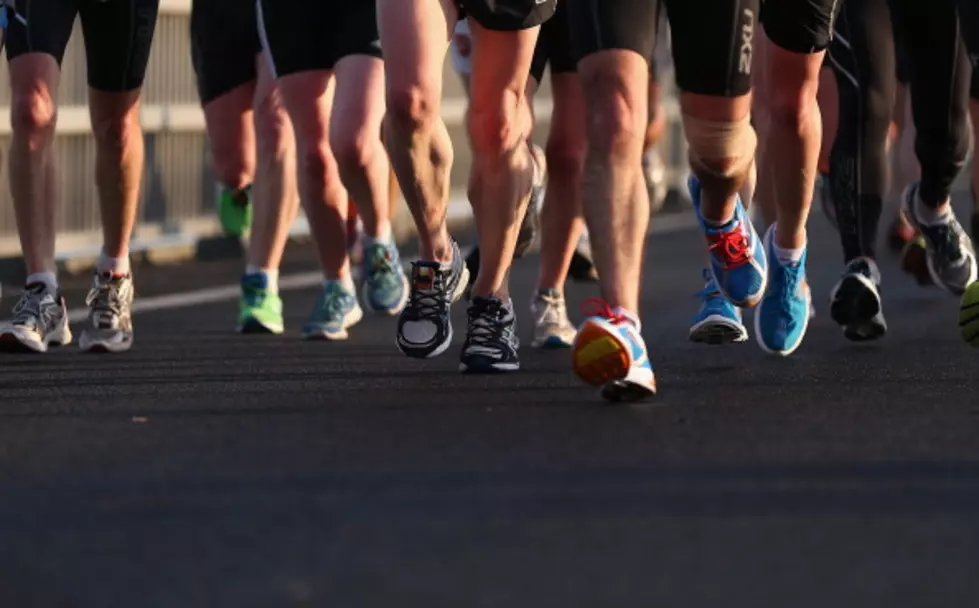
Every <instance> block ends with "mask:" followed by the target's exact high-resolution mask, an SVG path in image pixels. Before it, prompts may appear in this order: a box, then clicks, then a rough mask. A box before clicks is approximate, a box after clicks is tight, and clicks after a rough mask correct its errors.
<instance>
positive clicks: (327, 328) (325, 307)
mask: <svg viewBox="0 0 979 608" xmlns="http://www.w3.org/2000/svg"><path fill="white" fill-rule="evenodd" d="M362 318H364V311H363V310H361V308H360V304H358V303H357V297H356V296H355V295H354V292H353V290H350V289H348V288H347V287H344V285H343V283H342V282H340V281H326V282H324V283H323V289H322V290H321V291H320V296H319V298H317V300H316V306H315V307H314V308H313V312H312V313H311V314H310V315H309V319H308V320H307V321H306V323H305V324H304V325H303V331H302V337H303V340H330V341H335V340H346V339H347V338H349V337H350V334H349V333H348V332H347V330H348V329H349V328H351V327H353V326H354V325H356V324H357V323H359V322H360V320H361V319H362Z"/></svg>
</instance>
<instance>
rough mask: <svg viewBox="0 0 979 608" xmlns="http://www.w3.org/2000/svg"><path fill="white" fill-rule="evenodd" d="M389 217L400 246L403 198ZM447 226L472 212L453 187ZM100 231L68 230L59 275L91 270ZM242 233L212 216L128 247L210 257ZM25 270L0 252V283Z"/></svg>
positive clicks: (185, 257) (18, 280)
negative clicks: (228, 230) (226, 229)
mask: <svg viewBox="0 0 979 608" xmlns="http://www.w3.org/2000/svg"><path fill="white" fill-rule="evenodd" d="M397 209H398V211H397V212H396V214H395V217H394V221H393V224H394V235H395V240H396V241H397V243H398V245H399V246H402V247H403V246H405V245H407V244H409V243H412V241H413V240H414V238H415V234H416V230H415V225H414V222H413V221H412V219H411V214H410V213H409V212H408V210H407V208H406V207H405V205H403V204H399V205H397ZM447 219H448V222H449V229H450V230H451V231H452V233H453V234H465V233H466V232H467V231H469V230H471V227H472V212H471V209H470V207H469V201H468V200H467V199H466V198H465V195H464V194H463V193H456V194H455V195H454V196H453V197H452V200H451V201H450V203H449V213H448V218H447ZM309 238H310V231H309V224H308V223H307V222H306V219H305V218H302V217H300V218H298V219H297V220H296V222H295V223H294V224H293V226H292V229H291V230H290V235H289V245H290V246H292V245H294V244H298V243H303V242H308V241H309ZM101 240H102V235H101V233H97V232H93V233H90V234H79V235H72V237H71V238H70V241H71V244H70V245H69V246H68V247H67V248H65V249H63V250H60V251H59V252H58V254H57V255H56V258H55V259H56V262H57V266H58V274H59V275H60V276H71V275H78V274H84V273H89V272H92V270H93V269H94V268H95V263H96V261H97V260H98V256H99V252H100V251H101V245H100V244H99V243H101ZM246 247H247V239H245V238H235V237H227V236H224V235H222V234H221V231H220V228H219V225H218V222H217V219H216V218H211V219H208V220H205V221H195V222H193V223H190V222H188V223H187V224H186V225H184V226H181V227H180V229H179V230H177V231H170V232H166V233H157V234H148V235H146V236H137V237H136V238H134V239H133V242H132V245H131V248H130V257H131V259H132V262H133V264H134V265H139V266H164V265H171V264H181V263H186V262H192V261H215V260H224V259H232V258H241V259H244V255H245V249H246ZM26 276H27V273H26V270H25V267H24V260H23V258H22V257H21V256H19V255H18V256H6V257H2V258H0V283H3V284H8V285H23V283H24V280H25V279H26Z"/></svg>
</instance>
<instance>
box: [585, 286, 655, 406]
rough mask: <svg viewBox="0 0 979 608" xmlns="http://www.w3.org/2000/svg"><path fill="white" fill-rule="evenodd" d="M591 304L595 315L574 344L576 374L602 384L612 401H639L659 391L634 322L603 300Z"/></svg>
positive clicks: (607, 397)
mask: <svg viewBox="0 0 979 608" xmlns="http://www.w3.org/2000/svg"><path fill="white" fill-rule="evenodd" d="M587 304H591V305H592V306H591V308H585V310H586V313H590V314H591V315H592V316H590V317H589V318H587V319H586V320H585V322H584V323H582V325H581V327H580V328H579V329H578V335H577V336H575V340H574V344H573V346H572V362H573V365H574V372H575V374H576V375H577V376H578V377H579V378H581V379H582V380H583V381H584V382H585V383H587V384H590V385H592V386H598V387H601V392H602V396H603V397H604V398H605V399H606V400H607V401H610V402H620V401H639V400H641V399H645V398H647V397H649V396H651V395H654V394H656V377H655V375H654V374H653V366H652V365H651V364H650V362H649V357H648V355H647V352H646V343H645V342H644V341H643V339H642V336H641V335H640V334H639V330H638V328H637V327H636V325H635V323H634V321H633V320H631V319H629V318H627V317H625V316H623V315H621V314H616V313H615V312H614V311H612V310H611V309H610V308H609V307H608V305H607V304H605V302H602V301H601V300H598V299H591V300H588V301H587V302H586V305H587Z"/></svg>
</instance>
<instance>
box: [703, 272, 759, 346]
mask: <svg viewBox="0 0 979 608" xmlns="http://www.w3.org/2000/svg"><path fill="white" fill-rule="evenodd" d="M704 279H705V280H706V281H707V283H706V284H705V285H704V288H703V289H702V290H701V291H700V293H699V294H697V295H698V297H700V299H701V305H700V310H699V311H697V314H696V316H694V318H693V324H691V326H690V340H691V341H693V342H700V343H702V344H727V343H729V342H745V341H746V340H747V339H748V329H747V328H746V327H745V326H744V322H743V321H742V319H741V310H740V309H739V308H738V307H737V306H735V305H734V304H731V303H730V302H728V301H727V298H725V297H724V296H723V295H721V291H720V290H719V289H718V288H717V284H716V283H714V279H712V278H711V276H710V271H708V270H706V269H705V270H704Z"/></svg>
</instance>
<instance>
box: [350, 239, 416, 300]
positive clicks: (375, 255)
mask: <svg viewBox="0 0 979 608" xmlns="http://www.w3.org/2000/svg"><path fill="white" fill-rule="evenodd" d="M361 299H362V300H363V302H364V307H365V308H367V310H369V311H371V312H375V313H379V314H383V315H388V316H392V317H393V316H394V315H397V314H398V313H400V312H401V311H402V309H404V307H405V304H406V303H407V302H408V277H407V276H406V275H405V271H404V268H402V267H401V256H400V254H399V253H398V247H397V246H396V245H395V244H394V243H386V244H385V243H373V244H371V245H367V246H365V247H364V286H363V288H362V293H361Z"/></svg>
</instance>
